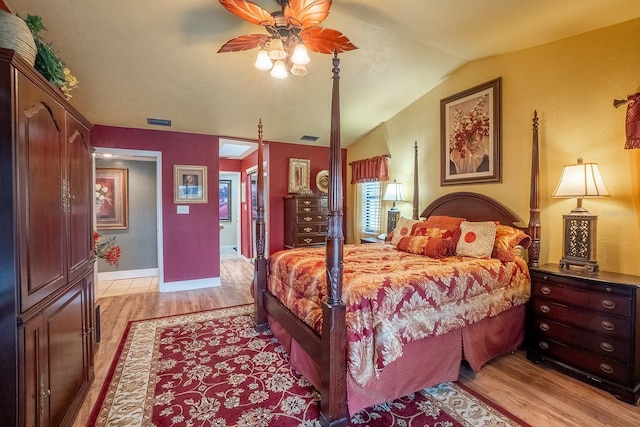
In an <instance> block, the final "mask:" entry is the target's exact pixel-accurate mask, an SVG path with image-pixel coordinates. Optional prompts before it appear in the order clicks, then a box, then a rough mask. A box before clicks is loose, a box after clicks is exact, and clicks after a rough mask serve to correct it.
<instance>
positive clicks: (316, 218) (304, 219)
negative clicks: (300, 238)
mask: <svg viewBox="0 0 640 427" xmlns="http://www.w3.org/2000/svg"><path fill="white" fill-rule="evenodd" d="M314 222H322V223H325V224H327V215H326V214H320V213H309V214H305V213H302V214H298V215H296V223H298V224H312V223H314Z"/></svg>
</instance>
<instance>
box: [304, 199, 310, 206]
mask: <svg viewBox="0 0 640 427" xmlns="http://www.w3.org/2000/svg"><path fill="white" fill-rule="evenodd" d="M302 203H304V204H305V205H310V204H311V200H305V201H304V202H302Z"/></svg>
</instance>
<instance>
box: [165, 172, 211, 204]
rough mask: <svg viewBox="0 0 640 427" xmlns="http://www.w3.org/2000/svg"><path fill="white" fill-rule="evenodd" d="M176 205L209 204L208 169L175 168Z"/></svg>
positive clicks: (174, 198)
mask: <svg viewBox="0 0 640 427" xmlns="http://www.w3.org/2000/svg"><path fill="white" fill-rule="evenodd" d="M173 201H174V203H207V167H206V166H189V165H174V166H173Z"/></svg>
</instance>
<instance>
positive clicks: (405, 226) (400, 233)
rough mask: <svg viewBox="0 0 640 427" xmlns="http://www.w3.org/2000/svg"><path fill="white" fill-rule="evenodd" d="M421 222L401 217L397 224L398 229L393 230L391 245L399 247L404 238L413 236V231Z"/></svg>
mask: <svg viewBox="0 0 640 427" xmlns="http://www.w3.org/2000/svg"><path fill="white" fill-rule="evenodd" d="M419 222H420V221H419V220H415V219H409V218H404V217H400V218H399V219H398V222H397V224H396V228H394V229H393V236H392V237H391V244H393V245H394V246H397V245H398V242H399V241H400V239H402V238H403V237H404V236H409V235H411V234H413V229H414V228H415V226H416V224H417V223H419Z"/></svg>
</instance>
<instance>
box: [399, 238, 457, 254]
mask: <svg viewBox="0 0 640 427" xmlns="http://www.w3.org/2000/svg"><path fill="white" fill-rule="evenodd" d="M397 248H398V250H401V251H404V252H409V253H412V254H417V255H426V256H428V257H430V258H444V257H446V256H447V255H448V252H449V246H448V245H447V242H446V241H445V240H444V239H442V238H440V237H427V236H404V237H402V238H401V239H400V241H399V242H398V246H397Z"/></svg>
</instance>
